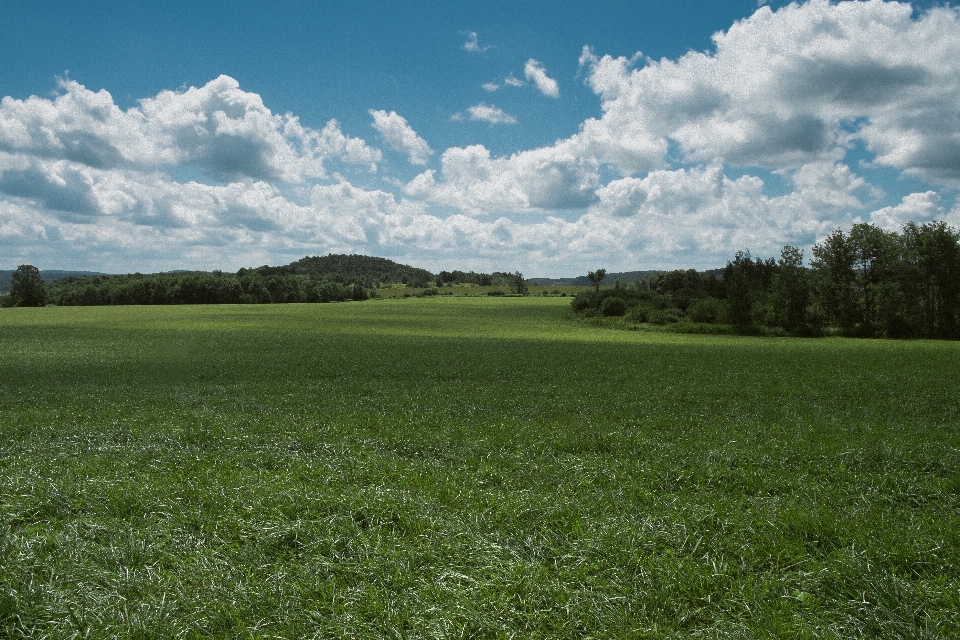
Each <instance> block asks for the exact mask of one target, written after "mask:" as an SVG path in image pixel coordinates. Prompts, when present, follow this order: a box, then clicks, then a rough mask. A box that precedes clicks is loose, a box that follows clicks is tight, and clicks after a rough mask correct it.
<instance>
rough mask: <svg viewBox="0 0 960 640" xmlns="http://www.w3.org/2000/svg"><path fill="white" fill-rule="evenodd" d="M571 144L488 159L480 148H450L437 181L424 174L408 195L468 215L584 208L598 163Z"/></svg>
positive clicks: (433, 175) (596, 181) (408, 189)
mask: <svg viewBox="0 0 960 640" xmlns="http://www.w3.org/2000/svg"><path fill="white" fill-rule="evenodd" d="M574 152H575V149H574V148H573V147H572V146H571V145H557V146H554V147H549V148H543V149H534V150H532V151H523V152H520V153H517V154H514V155H512V156H509V157H499V158H496V157H491V156H490V151H489V150H488V149H486V148H485V147H483V146H482V145H472V146H469V147H465V148H459V147H453V148H450V149H447V150H446V151H444V152H443V155H442V157H441V159H440V165H441V169H440V174H439V178H440V179H439V180H438V179H437V178H438V176H437V173H436V172H435V171H433V170H428V171H425V172H424V173H422V174H420V175H419V176H417V177H416V178H414V179H413V180H411V181H410V182H409V183H408V184H407V185H406V189H405V191H406V194H407V195H409V196H411V197H415V198H420V199H424V200H427V201H429V202H433V203H436V204H441V205H445V206H449V207H454V208H456V209H458V210H460V211H462V212H464V213H466V214H468V215H471V216H488V215H493V214H496V215H500V214H504V213H530V212H543V211H553V210H567V209H578V208H584V207H586V206H587V205H589V204H590V203H591V202H592V201H593V200H594V190H595V189H596V188H597V186H599V174H598V165H597V163H596V161H594V160H593V159H591V158H583V157H578V156H577V155H576V154H575V153H574Z"/></svg>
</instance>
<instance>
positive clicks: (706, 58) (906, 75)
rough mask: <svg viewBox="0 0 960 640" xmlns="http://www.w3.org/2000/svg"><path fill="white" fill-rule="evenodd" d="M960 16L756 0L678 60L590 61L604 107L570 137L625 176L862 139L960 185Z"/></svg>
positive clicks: (780, 160)
mask: <svg viewBox="0 0 960 640" xmlns="http://www.w3.org/2000/svg"><path fill="white" fill-rule="evenodd" d="M958 35H960V23H958V13H957V11H956V10H955V9H950V8H936V9H932V10H930V11H928V12H926V13H924V14H922V15H920V16H919V18H916V19H915V18H914V17H913V15H912V7H911V6H910V5H908V4H897V3H891V2H841V3H838V4H831V3H829V2H827V1H826V0H812V1H811V2H808V3H804V4H800V5H797V4H791V5H789V6H787V7H784V8H783V9H780V10H778V11H776V12H774V11H772V10H771V9H770V8H769V7H765V6H764V7H761V8H760V9H758V10H757V12H756V13H754V14H753V15H752V16H751V17H749V18H747V19H745V20H742V21H740V22H738V23H736V24H734V25H733V26H732V27H731V28H730V29H729V30H728V31H727V32H724V33H718V34H716V35H715V36H714V44H715V51H714V52H707V53H703V52H690V53H688V54H686V55H684V56H683V57H681V58H680V59H678V60H668V59H665V60H660V61H647V63H646V65H645V66H643V67H642V68H635V64H636V62H637V58H636V57H635V58H632V59H626V58H622V57H621V58H613V57H611V56H603V57H597V56H595V55H593V54H592V52H590V51H585V53H584V55H583V56H582V57H581V62H582V63H583V64H585V65H587V67H588V68H589V73H588V76H587V83H588V85H589V86H590V87H591V88H592V89H593V90H594V91H595V92H596V93H597V94H598V95H599V96H600V98H601V101H602V109H603V116H602V117H601V118H599V119H590V120H588V121H586V122H585V123H584V125H583V128H582V132H581V141H582V143H583V144H584V145H585V147H587V148H589V149H590V150H591V152H594V153H596V154H598V156H600V157H601V158H603V160H604V161H605V162H609V163H611V164H613V165H615V166H616V167H617V168H618V169H620V170H621V172H623V173H626V174H629V173H634V172H638V171H649V170H652V169H657V168H660V167H662V166H663V157H664V155H665V153H666V149H667V148H668V147H669V146H670V145H671V144H675V145H677V146H678V147H679V149H680V150H681V152H682V153H683V156H684V158H685V159H686V160H687V161H691V162H720V163H724V164H730V165H735V166H741V167H764V168H769V169H777V170H784V169H793V168H797V167H800V166H803V165H807V164H811V163H831V162H835V161H838V160H841V159H843V158H844V156H845V155H846V153H847V150H848V148H849V147H850V145H851V144H852V143H853V142H855V141H857V140H860V141H863V143H864V144H865V145H866V147H867V148H868V149H869V150H870V151H871V152H873V153H875V154H876V159H875V161H874V162H875V163H876V164H877V165H882V166H889V167H894V168H896V169H898V170H901V171H904V172H905V173H908V174H912V175H916V176H919V177H922V178H924V179H928V180H934V181H940V182H946V183H955V182H957V181H960V117H958V115H957V112H956V109H955V107H954V105H956V104H957V101H958V99H960V37H958Z"/></svg>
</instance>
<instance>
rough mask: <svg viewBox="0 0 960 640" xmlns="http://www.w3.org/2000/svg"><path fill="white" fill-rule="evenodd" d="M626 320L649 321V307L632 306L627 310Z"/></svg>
mask: <svg viewBox="0 0 960 640" xmlns="http://www.w3.org/2000/svg"><path fill="white" fill-rule="evenodd" d="M626 320H627V322H635V323H646V322H650V308H649V307H633V308H632V309H630V311H628V312H627V317H626Z"/></svg>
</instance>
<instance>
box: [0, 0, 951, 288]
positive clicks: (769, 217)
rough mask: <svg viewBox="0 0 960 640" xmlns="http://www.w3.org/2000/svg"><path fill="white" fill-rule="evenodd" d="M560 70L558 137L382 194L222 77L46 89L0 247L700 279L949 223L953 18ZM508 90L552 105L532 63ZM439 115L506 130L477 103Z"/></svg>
mask: <svg viewBox="0 0 960 640" xmlns="http://www.w3.org/2000/svg"><path fill="white" fill-rule="evenodd" d="M471 42H474V43H475V44H476V46H477V47H480V45H479V43H478V40H477V38H476V37H475V36H470V37H468V39H467V42H466V44H465V48H467V50H468V51H469V50H471V49H469V48H468V47H467V45H469V44H470V43H471ZM580 62H581V65H582V71H583V74H584V78H585V82H586V84H587V86H588V87H590V89H592V90H593V91H594V92H595V93H596V95H597V96H598V97H599V101H600V111H599V112H598V113H597V114H596V116H595V117H593V118H588V119H586V120H585V121H584V122H583V123H582V125H581V127H580V129H579V131H578V132H577V133H576V134H575V135H572V136H570V137H569V138H566V139H560V140H558V141H557V142H555V143H554V144H552V145H548V146H544V147H541V148H536V149H528V150H520V151H516V152H514V153H510V154H506V155H496V154H494V153H491V151H490V150H489V149H487V148H486V147H484V146H482V145H479V144H469V143H464V144H463V145H462V146H456V147H451V148H448V149H446V150H445V151H443V152H442V153H440V158H439V167H438V168H436V169H430V170H422V169H421V170H420V171H421V173H420V174H419V175H417V176H416V177H414V178H413V179H412V180H409V181H407V182H405V183H402V182H400V181H399V180H397V179H396V177H395V176H385V177H384V178H383V179H382V181H381V182H377V181H379V180H381V179H380V178H379V177H378V176H375V175H374V176H371V175H370V174H369V173H368V172H369V171H374V170H376V169H377V167H378V165H379V164H380V163H381V162H382V154H381V152H380V151H379V150H377V149H376V148H373V147H371V146H369V145H368V144H367V143H366V142H365V141H364V140H362V139H361V138H355V137H350V136H349V135H346V134H345V133H344V132H343V131H342V130H341V127H340V125H339V124H338V122H337V121H336V120H330V121H329V122H327V123H326V125H325V126H324V127H323V128H320V129H313V128H310V127H308V126H305V125H304V124H303V123H301V122H300V120H299V119H298V118H297V117H296V116H295V115H293V114H276V113H273V112H272V111H271V110H270V109H269V108H268V107H267V106H266V105H265V104H264V103H263V101H262V100H261V98H260V96H258V95H256V94H253V93H249V92H246V91H243V90H242V89H241V88H240V86H239V84H238V83H237V82H236V81H235V80H233V79H232V78H229V77H227V76H221V77H220V78H216V79H214V80H212V81H211V82H209V83H207V84H206V85H204V86H202V87H191V88H189V89H185V90H181V91H164V92H161V93H160V94H158V95H156V96H153V97H149V98H144V99H142V100H141V101H140V102H139V103H137V105H136V106H134V107H132V108H129V109H126V110H123V109H120V108H119V107H118V106H117V105H116V104H115V102H114V100H113V98H112V96H111V95H110V94H109V93H108V92H107V91H105V90H99V91H91V90H88V89H87V88H85V87H84V86H82V85H81V84H79V83H77V82H74V81H66V80H65V81H62V82H61V83H60V85H59V91H58V95H56V96H54V97H52V98H49V99H48V98H38V97H31V98H27V99H25V100H16V99H13V98H9V97H7V98H3V99H2V100H0V254H3V255H7V256H13V257H14V258H15V259H14V260H13V264H16V259H20V258H22V259H23V261H25V262H31V263H34V264H41V265H50V266H65V267H73V268H92V269H102V270H120V271H122V270H132V269H139V270H148V269H151V268H154V269H169V268H182V267H184V266H189V267H195V268H230V267H239V266H250V265H252V264H264V263H274V264H275V263H278V262H281V261H284V260H289V259H296V258H298V257H302V256H303V255H307V254H311V253H313V254H315V253H326V252H336V253H340V252H346V253H352V252H361V253H367V254H373V255H384V256H388V257H392V258H395V259H405V260H406V261H408V262H410V263H413V264H417V265H419V266H425V267H427V268H435V269H437V270H439V269H440V268H448V269H449V268H451V267H456V268H474V269H477V270H490V269H492V268H501V267H504V266H506V265H511V266H509V267H507V268H510V269H513V268H519V269H521V270H523V271H525V272H527V273H530V274H544V275H551V274H558V275H559V274H568V273H576V272H578V271H582V270H583V269H585V268H588V267H589V268H595V267H596V265H597V264H603V265H604V266H606V267H607V268H608V269H612V268H616V269H620V268H622V269H641V268H681V267H682V268H688V267H700V268H708V267H716V266H721V265H723V264H724V262H725V261H726V260H728V259H730V257H731V256H732V255H733V253H734V252H735V251H736V250H739V249H749V250H751V251H752V252H753V253H754V255H758V256H771V255H773V256H775V255H776V254H777V253H778V252H779V249H780V247H781V246H782V245H784V244H794V245H797V246H801V247H809V245H810V244H812V243H813V242H815V241H816V240H817V239H819V238H822V237H824V236H825V235H826V234H827V233H829V232H830V231H832V230H834V229H836V228H837V227H845V226H847V225H849V224H850V223H852V222H855V221H860V220H869V221H870V222H872V223H874V224H877V225H879V226H881V227H883V228H886V229H898V228H900V226H902V224H903V223H905V222H907V221H910V220H913V221H917V222H924V221H928V220H932V219H944V220H946V221H947V222H948V223H951V224H953V225H955V226H957V225H958V224H960V204H958V203H957V202H956V198H955V196H954V194H953V193H952V192H951V191H950V189H952V188H955V187H956V186H958V185H960V115H958V111H957V108H956V105H957V104H960V12H958V10H957V9H954V8H950V7H946V6H945V7H938V8H934V9H932V10H929V11H926V12H917V13H914V12H913V11H912V8H911V7H910V6H909V5H906V4H897V3H892V2H882V1H878V0H875V1H870V2H840V3H835V4H834V3H830V2H827V1H826V0H810V1H809V2H806V3H803V4H791V5H789V6H787V7H784V8H782V9H779V10H777V11H773V10H771V9H770V8H769V7H766V6H762V7H761V8H759V9H758V10H757V11H756V12H755V13H754V14H753V15H752V16H750V17H748V18H746V19H744V20H741V21H740V22H737V23H736V24H734V25H732V26H731V27H730V28H729V29H728V30H727V31H725V32H721V33H718V34H716V35H715V36H714V47H713V49H712V50H711V51H707V52H690V53H687V54H686V55H684V56H681V57H680V58H678V59H663V60H650V59H644V58H642V57H641V56H640V55H639V54H638V55H636V56H633V57H630V58H626V57H612V56H607V55H597V54H595V53H594V52H593V51H592V50H590V49H589V48H586V49H584V51H583V53H582V55H581V57H580ZM524 76H525V78H526V83H529V84H532V85H534V86H536V87H537V88H538V89H539V90H540V91H541V92H543V93H544V94H545V95H548V96H554V97H556V96H558V95H559V88H558V86H557V83H556V82H555V81H554V80H552V79H551V78H549V77H548V76H547V74H546V71H545V70H544V68H543V66H542V65H541V64H539V63H538V62H537V61H535V60H530V61H529V62H528V63H527V65H526V69H525V74H524ZM526 83H525V82H524V80H522V79H518V78H516V77H514V76H507V77H506V78H505V79H504V80H503V81H502V82H496V83H490V86H489V87H485V89H487V90H491V89H493V88H494V85H496V87H495V88H496V89H499V88H501V87H512V86H523V85H524V84H526ZM369 113H370V115H371V117H372V118H373V127H374V128H375V129H376V130H377V131H378V132H379V134H380V135H381V136H382V138H383V140H384V142H385V144H386V145H388V146H389V147H390V148H391V149H395V150H397V151H399V152H401V153H403V154H405V155H407V156H408V157H409V159H410V162H411V163H413V164H415V165H424V164H426V163H427V162H428V159H429V158H430V156H431V155H432V154H433V150H432V149H431V148H430V146H429V145H428V144H427V143H426V141H425V140H424V139H423V138H421V137H420V136H419V135H418V134H417V133H416V132H415V131H414V130H413V128H412V127H411V126H410V125H409V123H408V122H407V120H406V119H404V118H403V117H401V116H399V115H398V114H397V113H396V112H393V111H375V110H371V111H369ZM459 117H460V119H470V120H476V121H481V122H488V123H491V124H512V123H513V122H515V119H514V118H513V116H511V115H510V114H507V113H505V112H503V111H502V110H500V109H499V108H497V107H495V106H492V105H486V104H483V103H481V104H477V105H475V106H474V107H471V108H469V109H467V110H465V111H464V112H463V113H461V114H459ZM467 142H469V141H467ZM852 150H853V151H852ZM861 158H865V159H863V160H861ZM877 169H883V171H882V172H881V171H877ZM344 174H347V175H344ZM358 175H359V176H360V177H359V178H358V177H357V176H358ZM890 175H892V176H894V178H896V177H903V176H908V177H911V178H912V180H911V181H910V182H897V181H896V180H891V179H889V178H888V177H889V176H890ZM878 176H880V177H879V178H878ZM881 179H883V182H880V180H881ZM918 183H919V184H924V185H925V186H922V187H919V188H917V187H913V188H911V189H910V190H911V191H914V192H913V193H907V194H905V193H904V191H903V189H905V187H904V186H903V185H904V184H910V185H916V184H918ZM360 185H363V186H360ZM377 185H380V187H378V186H377ZM881 186H882V187H883V188H881ZM928 186H929V187H930V190H927V188H928ZM944 189H946V191H944ZM888 190H889V191H891V193H887V191H888ZM808 255H809V254H808Z"/></svg>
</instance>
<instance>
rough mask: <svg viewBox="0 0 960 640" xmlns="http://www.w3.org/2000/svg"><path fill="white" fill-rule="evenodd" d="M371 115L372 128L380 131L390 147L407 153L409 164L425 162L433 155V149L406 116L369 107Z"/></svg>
mask: <svg viewBox="0 0 960 640" xmlns="http://www.w3.org/2000/svg"><path fill="white" fill-rule="evenodd" d="M370 115H371V116H373V128H374V129H376V130H377V131H379V132H380V135H382V136H383V139H384V140H385V141H386V143H387V144H388V145H389V146H390V147H391V148H392V149H395V150H397V151H400V152H402V153H405V154H407V156H408V157H409V158H410V163H411V164H427V159H428V158H429V157H430V156H431V155H433V149H431V148H430V145H428V144H427V141H426V140H424V139H423V138H421V137H420V136H418V135H417V132H416V131H414V130H413V127H411V126H410V125H409V124H408V123H407V120H406V118H404V117H403V116H401V115H398V114H397V112H396V111H391V112H390V113H387V112H386V111H375V110H374V109H370Z"/></svg>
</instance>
